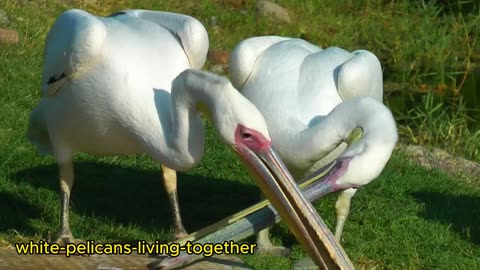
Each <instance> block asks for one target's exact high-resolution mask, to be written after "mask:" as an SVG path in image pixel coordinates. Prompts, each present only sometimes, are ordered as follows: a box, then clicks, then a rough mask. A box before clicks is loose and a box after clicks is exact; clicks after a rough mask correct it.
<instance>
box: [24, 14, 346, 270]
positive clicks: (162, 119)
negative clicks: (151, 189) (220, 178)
mask: <svg viewBox="0 0 480 270" xmlns="http://www.w3.org/2000/svg"><path fill="white" fill-rule="evenodd" d="M207 48H208V37H207V34H206V31H205V29H204V27H203V26H202V24H201V23H200V22H198V21H197V20H195V19H193V18H191V17H188V16H184V15H178V14H172V13H165V12H154V11H144V10H126V11H122V12H119V13H115V14H113V15H111V16H109V17H105V18H104V17H97V16H94V15H91V14H89V13H87V12H85V11H82V10H70V11H67V12H65V13H63V14H62V15H61V16H60V17H59V18H58V19H57V21H56V22H55V24H54V25H53V27H52V29H51V31H50V33H49V34H48V38H47V42H46V48H45V62H44V71H43V75H42V98H41V100H40V102H39V104H38V106H37V107H36V108H35V109H34V110H33V111H32V114H31V116H30V124H29V127H28V131H27V136H28V138H29V139H30V140H31V142H32V143H33V144H34V145H35V146H36V148H37V149H38V151H39V152H40V153H44V154H52V155H53V156H54V157H55V158H56V161H57V164H58V166H59V176H60V186H61V197H62V202H61V207H62V210H61V224H60V228H59V235H58V240H57V241H58V242H75V241H76V240H75V239H74V237H73V235H72V233H71V230H70V226H69V219H68V211H69V199H70V192H71V189H72V185H73V175H74V173H73V157H74V153H76V152H85V153H90V154H95V155H117V154H133V153H148V154H149V155H150V156H151V157H152V158H153V159H154V160H156V161H158V162H159V163H160V164H162V168H163V176H164V184H165V186H166V189H167V192H168V194H169V197H170V203H171V204H172V208H173V214H174V217H175V219H174V220H175V221H174V222H175V224H174V225H175V232H176V235H177V237H178V236H179V234H182V233H184V232H185V230H184V228H183V225H182V222H181V218H180V212H179V206H178V201H177V197H176V171H184V170H188V169H190V168H192V167H194V166H195V165H196V164H198V163H199V161H200V159H201V158H202V156H203V153H204V139H205V138H204V137H205V134H204V132H205V131H204V129H203V125H202V121H201V119H200V113H199V109H200V108H202V109H205V110H206V111H207V115H210V116H211V118H212V119H213V121H214V124H215V127H216V128H217V130H218V132H219V134H220V136H221V137H222V138H223V140H224V141H225V143H226V144H228V145H230V146H231V147H232V148H233V149H234V150H235V151H236V152H237V153H238V155H239V156H240V158H241V159H242V160H243V161H244V162H245V163H246V165H247V166H248V167H249V168H250V171H251V172H252V173H253V174H254V175H255V176H256V179H257V182H258V184H259V185H260V188H261V190H262V191H263V193H264V194H266V196H267V197H268V199H270V201H271V202H272V204H273V205H274V206H275V208H276V209H277V210H278V211H279V213H280V215H281V216H282V218H283V219H284V220H285V221H286V222H287V224H288V225H289V227H290V228H291V229H292V231H293V232H294V234H295V235H296V236H297V239H299V241H300V243H301V244H302V245H303V246H304V247H306V248H307V250H308V252H309V253H310V254H311V255H312V257H313V259H314V260H315V262H316V263H317V265H319V266H325V267H326V266H328V265H331V264H336V265H340V266H341V265H344V266H345V267H343V268H345V269H347V268H350V266H351V262H350V261H349V260H348V257H347V256H346V255H345V254H344V251H343V249H342V248H341V246H339V245H338V243H336V241H334V238H333V237H330V236H329V233H328V228H326V226H325V225H324V224H323V223H322V222H321V219H320V217H319V216H318V215H317V214H316V213H315V211H312V209H313V207H312V206H311V204H309V203H308V202H307V201H306V200H305V198H304V197H302V196H301V194H300V191H299V190H298V188H297V187H296V185H295V183H294V182H293V178H292V177H291V175H290V173H289V172H288V171H287V170H286V168H285V166H284V165H283V163H282V161H281V160H280V159H279V158H278V157H277V155H276V154H275V151H274V150H273V148H272V147H271V139H270V135H269V133H268V130H267V126H266V124H265V121H264V119H263V117H262V115H261V113H260V112H259V111H258V110H257V109H256V107H255V106H254V105H253V104H252V103H251V102H249V101H248V100H247V99H246V98H245V97H243V96H242V95H241V94H240V93H239V92H238V91H237V90H236V89H235V88H233V86H232V85H231V83H230V82H229V81H228V80H227V79H225V78H222V77H219V76H216V75H213V74H211V73H206V72H201V71H198V70H195V69H199V68H201V66H202V65H203V64H204V62H205V58H206V52H207ZM190 68H193V69H190ZM177 75H178V76H177Z"/></svg>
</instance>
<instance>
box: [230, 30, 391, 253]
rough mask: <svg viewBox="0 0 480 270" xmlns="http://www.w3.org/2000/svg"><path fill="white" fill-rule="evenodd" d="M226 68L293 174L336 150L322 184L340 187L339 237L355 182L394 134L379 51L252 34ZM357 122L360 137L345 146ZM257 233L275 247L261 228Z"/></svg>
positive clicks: (378, 162) (370, 174) (378, 161)
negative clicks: (350, 49)
mask: <svg viewBox="0 0 480 270" xmlns="http://www.w3.org/2000/svg"><path fill="white" fill-rule="evenodd" d="M230 72H231V78H232V83H233V85H234V86H235V87H236V88H237V89H239V90H240V91H241V92H242V94H243V95H244V96H245V97H247V98H248V99H249V100H250V101H251V102H252V103H253V104H255V105H256V106H257V108H258V109H259V110H260V111H261V112H262V114H263V116H264V118H265V121H266V122H267V125H268V129H269V132H270V134H271V136H272V143H273V146H274V147H275V149H276V150H277V151H278V153H279V155H280V157H281V158H282V160H283V161H284V162H285V164H286V165H287V168H288V169H289V170H290V171H291V172H292V174H293V175H294V177H295V178H296V179H298V178H300V177H302V176H304V175H306V174H310V173H312V172H315V171H316V170H318V169H319V167H321V165H325V163H326V162H325V159H330V161H331V160H332V158H336V161H335V162H336V163H337V165H336V166H335V167H334V169H333V170H332V171H331V172H330V176H329V178H328V181H325V182H324V184H323V188H324V193H325V194H327V193H330V192H335V191H342V193H341V194H340V196H339V197H338V199H337V202H336V216H337V219H336V222H337V224H336V230H335V236H336V237H337V239H338V240H340V238H341V234H342V230H343V225H344V223H345V221H346V218H347V216H348V213H349V209H350V202H351V198H352V197H353V195H354V194H355V192H356V188H357V187H360V186H363V185H366V184H368V183H369V182H370V181H372V180H373V179H375V178H376V177H377V176H378V175H379V174H380V173H381V171H382V170H383V168H384V166H385V165H386V163H387V161H388V160H389V158H390V156H391V153H392V151H393V148H394V146H395V144H396V142H397V138H398V135H397V130H396V126H395V122H394V119H393V117H392V114H391V112H390V110H389V109H388V108H387V107H386V106H384V105H383V104H382V96H383V82H382V70H381V66H380V62H379V61H378V59H377V57H376V56H375V55H373V54H372V53H370V52H368V51H365V50H357V51H354V52H348V51H345V50H343V49H340V48H337V47H331V48H327V49H325V50H322V49H321V48H319V47H317V46H315V45H313V44H310V43H308V42H306V41H304V40H301V39H293V38H286V37H277V36H265V37H253V38H249V39H246V40H244V41H242V42H240V43H239V44H238V45H237V46H236V47H235V49H234V51H233V52H232V54H231V57H230ZM356 128H361V129H362V130H363V137H362V138H361V140H360V141H358V142H357V143H355V144H353V145H351V146H350V147H348V148H346V147H345V146H346V144H345V143H344V142H345V140H346V139H347V137H348V136H349V135H350V133H351V132H352V131H353V130H354V129H356ZM322 159H323V161H322ZM320 171H322V170H320ZM312 177H315V173H313V176H312ZM257 241H258V244H259V246H263V247H264V248H265V249H267V251H268V249H269V248H270V251H271V252H272V253H278V250H276V247H273V246H272V244H271V243H270V241H269V238H268V231H267V230H265V231H262V232H261V233H259V234H258V236H257Z"/></svg>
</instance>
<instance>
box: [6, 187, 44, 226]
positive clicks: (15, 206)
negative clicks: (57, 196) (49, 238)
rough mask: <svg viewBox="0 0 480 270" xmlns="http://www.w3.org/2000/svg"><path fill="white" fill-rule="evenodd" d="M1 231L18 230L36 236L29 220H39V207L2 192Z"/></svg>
mask: <svg viewBox="0 0 480 270" xmlns="http://www.w3.org/2000/svg"><path fill="white" fill-rule="evenodd" d="M0 208H1V210H0V211H1V212H0V213H1V214H0V231H8V230H12V229H14V230H16V231H18V232H23V233H27V234H31V235H33V234H35V230H34V229H33V228H32V227H31V225H29V223H28V219H30V218H39V217H40V216H41V215H40V210H39V209H38V207H37V206H35V205H33V204H31V203H29V202H27V201H24V200H21V199H19V198H18V197H16V196H15V195H14V194H10V193H7V192H3V191H2V192H0Z"/></svg>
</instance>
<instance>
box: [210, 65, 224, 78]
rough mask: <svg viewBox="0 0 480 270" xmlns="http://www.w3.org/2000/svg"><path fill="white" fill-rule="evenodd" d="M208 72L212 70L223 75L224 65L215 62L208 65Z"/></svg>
mask: <svg viewBox="0 0 480 270" xmlns="http://www.w3.org/2000/svg"><path fill="white" fill-rule="evenodd" d="M210 72H213V73H215V74H218V75H224V74H225V67H224V66H223V65H220V64H217V65H213V66H212V67H210Z"/></svg>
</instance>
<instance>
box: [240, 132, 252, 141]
mask: <svg viewBox="0 0 480 270" xmlns="http://www.w3.org/2000/svg"><path fill="white" fill-rule="evenodd" d="M251 137H252V134H250V133H248V132H244V133H242V138H243V139H248V138H251Z"/></svg>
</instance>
